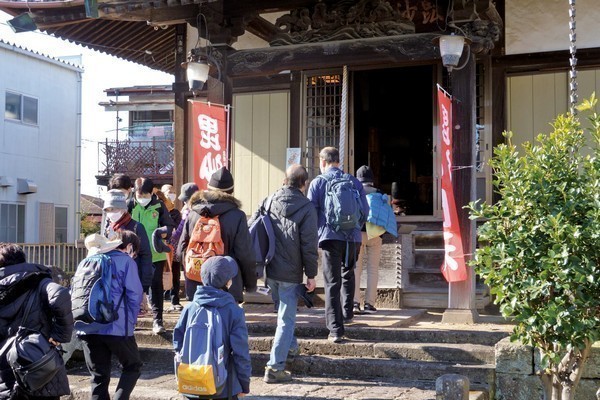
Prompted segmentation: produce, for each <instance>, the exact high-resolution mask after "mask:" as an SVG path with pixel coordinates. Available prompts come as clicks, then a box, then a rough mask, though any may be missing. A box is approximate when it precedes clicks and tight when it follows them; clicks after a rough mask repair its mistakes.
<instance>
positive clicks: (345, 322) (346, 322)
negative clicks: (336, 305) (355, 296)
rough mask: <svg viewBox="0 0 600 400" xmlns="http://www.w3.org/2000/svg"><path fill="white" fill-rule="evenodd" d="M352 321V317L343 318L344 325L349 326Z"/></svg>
mask: <svg viewBox="0 0 600 400" xmlns="http://www.w3.org/2000/svg"><path fill="white" fill-rule="evenodd" d="M352 321H354V317H349V318H346V317H344V324H351V323H352Z"/></svg>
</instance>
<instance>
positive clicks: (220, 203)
mask: <svg viewBox="0 0 600 400" xmlns="http://www.w3.org/2000/svg"><path fill="white" fill-rule="evenodd" d="M208 188H209V190H200V191H198V192H196V193H194V194H193V195H192V197H191V198H190V200H189V207H190V208H191V211H190V213H189V215H188V217H187V220H186V221H185V225H184V227H183V229H182V231H181V237H180V239H179V243H178V245H177V251H176V252H175V254H176V255H177V257H179V259H180V260H182V261H183V260H185V252H186V250H187V248H188V245H189V243H190V239H191V235H192V232H193V231H194V227H195V226H196V223H197V222H198V221H199V220H200V217H201V216H206V217H208V218H214V217H216V216H218V217H219V225H220V228H221V237H222V238H223V244H224V245H225V251H224V253H223V255H225V256H230V257H232V258H233V259H234V260H235V261H236V262H237V264H238V266H239V269H240V271H239V273H238V274H237V275H236V276H235V278H234V279H233V285H232V286H231V288H230V289H229V293H231V294H232V295H233V297H234V298H235V299H236V301H237V302H239V303H242V302H243V301H244V293H243V292H244V289H245V290H246V292H253V291H255V290H256V261H255V259H254V248H253V247H252V238H251V237H250V232H249V231H248V225H247V218H246V213H245V212H244V211H242V210H241V205H242V204H241V203H240V201H239V200H238V199H236V198H235V197H234V196H233V195H232V192H233V177H232V176H231V173H230V172H229V171H228V170H227V169H226V168H221V169H219V170H218V171H216V172H215V173H214V174H213V175H212V177H211V179H210V185H209V186H208ZM186 282H187V280H186ZM192 288H193V285H190V286H189V289H190V290H191V289H192ZM186 295H188V296H189V295H191V293H189V292H188V287H187V285H186Z"/></svg>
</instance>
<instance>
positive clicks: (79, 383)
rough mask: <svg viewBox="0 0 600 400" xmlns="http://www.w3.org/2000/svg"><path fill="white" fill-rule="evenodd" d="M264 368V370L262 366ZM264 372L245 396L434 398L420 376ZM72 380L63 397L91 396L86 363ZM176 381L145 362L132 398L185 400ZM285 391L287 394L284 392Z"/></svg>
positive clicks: (475, 391)
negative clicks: (273, 377) (274, 378)
mask: <svg viewBox="0 0 600 400" xmlns="http://www.w3.org/2000/svg"><path fill="white" fill-rule="evenodd" d="M263 371H264V370H263ZM112 375H113V377H112V378H113V379H111V382H110V393H114V391H115V389H116V386H117V381H118V376H119V373H118V369H117V366H116V365H115V366H113V374H112ZM262 375H263V372H262V371H261V373H260V374H259V375H256V376H253V377H252V378H251V381H250V394H248V395H247V396H246V397H244V400H281V399H282V398H287V399H296V398H297V399H300V398H303V399H304V398H310V399H342V398H343V399H349V398H352V399H356V400H367V399H369V400H372V399H379V400H392V399H395V400H431V399H434V398H435V383H434V382H430V381H420V380H412V381H411V380H390V379H387V380H386V379H381V378H376V379H357V378H355V377H353V374H351V375H349V376H350V377H352V378H334V377H310V376H302V375H295V376H294V377H293V381H292V382H290V383H288V384H267V383H265V382H263V380H262ZM69 383H70V386H71V392H72V394H71V395H70V396H63V397H62V398H61V400H88V399H89V398H90V384H89V373H88V371H87V369H86V368H85V367H84V366H77V367H74V368H71V369H70V370H69ZM176 387H177V383H176V380H175V375H174V374H173V373H172V371H168V372H167V371H165V366H162V365H159V364H146V365H144V368H143V369H142V375H141V377H140V379H139V380H138V382H137V385H136V387H135V389H134V391H133V393H132V394H131V397H130V399H131V400H157V399H161V400H166V399H168V400H175V399H177V400H183V399H184V398H183V396H181V395H180V394H179V393H178V392H177V389H176ZM283 393H285V395H283ZM488 398H489V397H488V393H487V390H486V389H485V388H477V386H475V387H474V388H472V390H471V392H470V393H469V400H487V399H488Z"/></svg>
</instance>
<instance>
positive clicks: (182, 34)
mask: <svg viewBox="0 0 600 400" xmlns="http://www.w3.org/2000/svg"><path fill="white" fill-rule="evenodd" d="M186 32H187V30H186V24H179V25H177V26H176V28H175V49H176V52H175V83H174V84H173V91H174V92H175V110H174V113H173V121H174V130H175V132H174V136H175V144H174V147H175V149H174V166H173V186H174V187H175V190H176V191H177V193H179V189H180V188H181V185H183V184H184V183H185V182H187V177H188V171H187V155H186V147H187V146H186V144H187V118H186V117H187V110H186V107H187V106H186V103H187V101H186V97H185V96H186V92H188V82H187V79H186V74H185V70H184V69H183V68H179V65H181V63H182V62H184V61H185V60H186V52H185V42H186ZM177 201H179V200H177ZM180 206H181V205H180Z"/></svg>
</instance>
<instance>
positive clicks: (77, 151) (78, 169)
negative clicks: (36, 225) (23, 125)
mask: <svg viewBox="0 0 600 400" xmlns="http://www.w3.org/2000/svg"><path fill="white" fill-rule="evenodd" d="M76 73H77V89H76V90H77V93H75V98H76V99H77V103H76V104H77V115H76V118H75V202H74V203H73V204H75V221H76V223H75V240H74V242H75V244H77V240H78V239H79V236H80V232H81V111H82V104H81V103H82V90H83V85H82V82H83V79H82V73H83V72H82V70H78V71H77V72H76Z"/></svg>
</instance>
